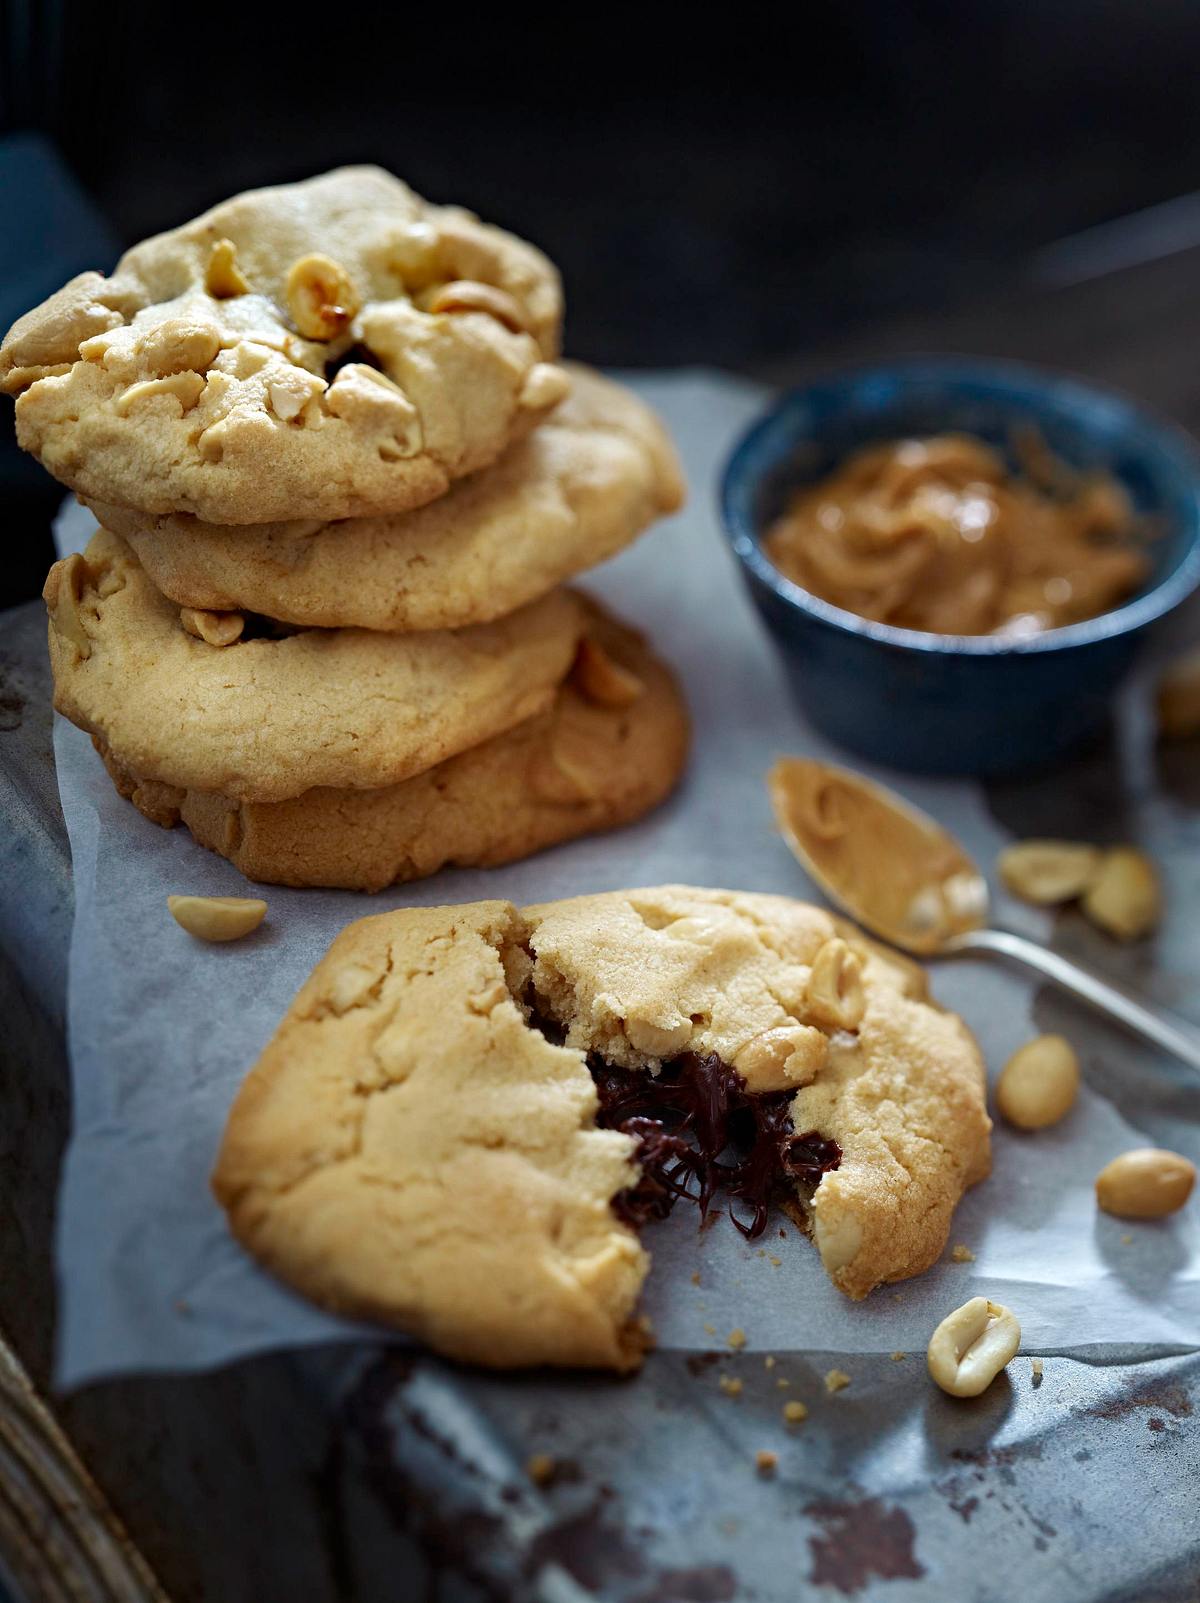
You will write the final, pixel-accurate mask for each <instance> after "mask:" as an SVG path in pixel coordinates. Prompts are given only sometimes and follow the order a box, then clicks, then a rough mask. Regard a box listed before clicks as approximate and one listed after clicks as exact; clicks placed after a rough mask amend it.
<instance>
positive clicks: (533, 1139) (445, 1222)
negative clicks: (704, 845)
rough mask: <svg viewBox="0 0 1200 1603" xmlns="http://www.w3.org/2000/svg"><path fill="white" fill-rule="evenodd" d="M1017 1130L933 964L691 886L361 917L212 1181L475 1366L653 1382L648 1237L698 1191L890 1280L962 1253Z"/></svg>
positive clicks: (284, 1033) (312, 985)
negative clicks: (976, 1189) (995, 1151)
mask: <svg viewBox="0 0 1200 1603" xmlns="http://www.w3.org/2000/svg"><path fill="white" fill-rule="evenodd" d="M831 1010H832V1011H831ZM835 1017H840V1019H841V1022H835ZM738 1064H742V1065H743V1066H744V1068H745V1070H746V1072H745V1073H743V1072H741V1071H740V1070H739V1069H738V1068H737V1067H736V1066H737V1065H738ZM988 1130H989V1125H988V1119H987V1114H986V1112H985V1109H984V1090H983V1070H982V1064H981V1062H980V1057H979V1052H978V1049H977V1048H976V1046H975V1043H974V1041H973V1040H972V1038H971V1036H970V1035H969V1033H968V1032H967V1030H966V1029H965V1027H964V1026H963V1024H962V1022H961V1021H960V1020H959V1019H957V1018H956V1017H955V1016H954V1015H952V1014H948V1013H945V1012H943V1011H942V1010H940V1009H938V1008H937V1007H935V1006H934V1005H933V1004H931V1003H930V1002H929V1000H928V998H927V995H926V993H925V989H924V981H923V979H922V977H921V974H920V971H919V970H918V969H916V967H915V966H914V965H912V964H910V963H908V962H905V961H901V960H895V959H893V958H892V957H891V956H889V955H885V954H883V953H882V952H881V951H880V950H879V949H877V948H876V947H874V946H873V945H871V944H870V943H869V942H867V941H865V940H863V939H862V938H861V937H860V936H859V935H858V934H857V932H856V931H854V930H853V929H851V928H850V927H849V926H847V925H845V924H844V923H840V922H837V921H835V920H834V919H832V918H831V917H830V916H829V915H828V914H826V913H824V912H822V911H820V910H819V909H817V908H813V907H807V906H805V905H804V904H802V903H797V902H792V901H789V900H787V899H785V898H783V897H777V896H756V895H743V894H739V893H737V892H729V891H710V890H697V889H692V888H690V887H687V886H664V887H658V888H655V889H650V890H641V891H626V892H615V893H612V894H607V895H597V896H583V897H578V898H574V899H572V900H569V901H566V902H560V903H549V904H546V905H544V906H541V907H530V908H526V909H524V910H521V911H518V909H516V908H515V907H513V906H512V905H511V904H510V903H507V902H482V903H475V904H472V905H468V906H462V907H443V908H434V909H409V910H405V911H400V912H393V913H385V914H382V915H380V916H379V917H377V918H369V919H363V920H360V921H358V922H357V923H355V924H352V925H350V926H349V927H348V928H347V929H346V930H344V931H343V932H342V934H341V935H340V936H339V937H338V939H337V940H336V941H335V942H334V944H333V946H332V947H331V949H330V951H329V953H328V955H327V956H326V957H325V958H324V959H323V961H322V962H321V963H320V964H319V965H318V966H317V968H316V969H315V971H314V972H313V974H312V976H311V977H310V979H309V980H308V981H307V983H306V984H305V985H304V987H303V988H302V990H301V991H300V993H299V995H298V996H297V998H296V1000H295V1002H294V1003H293V1005H292V1008H291V1009H290V1011H289V1013H288V1015H287V1017H286V1018H285V1020H284V1022H283V1024H282V1025H281V1026H280V1029H279V1031H278V1032H277V1034H276V1036H275V1038H274V1040H273V1041H272V1042H271V1043H270V1045H269V1046H268V1047H267V1049H266V1051H265V1052H264V1053H263V1056H262V1058H261V1059H260V1060H259V1062H258V1064H257V1066H256V1067H255V1068H254V1069H253V1071H252V1072H251V1074H250V1076H249V1077H248V1079H247V1080H246V1082H245V1084H244V1085H243V1087H242V1090H241V1092H240V1093H239V1095H238V1098H237V1100H236V1102H235V1104H234V1107H233V1110H232V1113H231V1115H230V1118H229V1123H228V1126H227V1129H226V1134H225V1139H224V1143H223V1145H222V1149H221V1153H220V1157H219V1160H218V1163H217V1168H216V1173H215V1175H214V1181H213V1184H214V1188H215V1190H216V1194H217V1196H218V1198H219V1200H220V1201H221V1203H222V1205H223V1206H224V1207H225V1209H226V1211H227V1213H228V1216H229V1221H230V1225H231V1227H232V1229H233V1231H234V1233H235V1234H236V1235H237V1236H238V1238H239V1239H240V1240H241V1241H242V1243H243V1244H244V1245H245V1246H246V1247H247V1248H248V1249H249V1250H250V1251H251V1252H252V1253H254V1254H255V1256H256V1257H258V1258H259V1259H260V1260H261V1261H262V1262H263V1263H264V1264H265V1265H266V1266H267V1267H268V1268H269V1269H271V1270H272V1271H273V1272H274V1273H276V1274H278V1275H279V1276H280V1277H281V1278H283V1279H284V1280H286V1281H288V1282H289V1283H290V1284H291V1285H293V1286H294V1287H296V1288H297V1289H298V1290H299V1291H301V1292H303V1293H304V1294H305V1295H307V1296H309V1297H312V1298H313V1299H314V1300H316V1301H318V1302H320V1303H323V1304H325V1305H326V1306H329V1307H332V1308H334V1309H337V1310H339V1311H341V1312H344V1313H348V1314H352V1315H358V1316H363V1317H367V1318H372V1319H378V1320H381V1321H383V1322H386V1323H389V1324H395V1325H397V1326H399V1327H400V1328H402V1329H404V1330H406V1331H408V1332H410V1333H411V1334H413V1335H415V1336H417V1337H419V1338H421V1339H422V1340H425V1341H427V1342H429V1343H430V1344H431V1345H432V1346H434V1347H435V1348H437V1349H438V1350H439V1351H441V1352H444V1353H447V1354H449V1355H450V1356H452V1357H454V1358H459V1359H464V1360H467V1361H469V1362H475V1363H481V1364H487V1365H490V1366H495V1367H507V1366H514V1365H528V1364H545V1363H549V1364H566V1365H578V1364H586V1365H594V1366H598V1367H605V1368H612V1369H627V1368H630V1367H632V1366H633V1365H635V1364H636V1363H637V1362H638V1360H639V1358H640V1356H641V1352H642V1349H643V1346H644V1344H645V1337H644V1334H643V1331H642V1329H641V1327H640V1326H639V1323H638V1321H637V1319H636V1302H637V1296H638V1292H639V1290H640V1287H641V1284H642V1281H643V1279H644V1277H645V1274H646V1271H647V1267H648V1260H647V1257H646V1254H645V1252H644V1251H643V1249H642V1248H641V1246H640V1245H639V1242H638V1238H637V1233H636V1231H637V1227H638V1226H639V1225H640V1224H642V1223H644V1222H645V1221H646V1220H648V1219H650V1218H661V1217H662V1216H663V1215H664V1214H665V1213H666V1212H667V1211H668V1210H669V1209H670V1207H671V1206H672V1204H673V1203H674V1202H675V1201H676V1200H677V1199H678V1198H679V1197H681V1196H691V1197H692V1198H693V1199H694V1200H697V1201H699V1202H700V1203H701V1206H702V1207H705V1208H707V1207H708V1206H709V1204H710V1203H711V1201H712V1200H713V1198H714V1195H715V1194H716V1193H718V1192H725V1193H727V1194H728V1195H729V1197H730V1201H731V1211H733V1212H734V1218H735V1222H737V1223H739V1224H740V1226H741V1228H743V1230H744V1231H745V1232H746V1233H747V1234H754V1233H756V1231H757V1230H760V1229H761V1228H762V1226H763V1224H764V1223H765V1219H766V1213H767V1209H768V1206H769V1204H770V1202H771V1200H772V1198H773V1196H775V1195H776V1194H778V1195H779V1196H781V1197H784V1198H785V1199H786V1198H788V1197H790V1199H791V1201H790V1206H791V1207H793V1208H796V1209H798V1210H800V1211H801V1212H802V1215H803V1217H804V1218H805V1219H806V1220H807V1221H808V1224H809V1227H810V1229H811V1230H812V1233H813V1235H814V1238H815V1241H816V1244H817V1246H818V1248H819V1249H820V1252H821V1256H822V1258H823V1260H824V1262H825V1266H826V1268H827V1269H828V1271H829V1272H830V1274H831V1275H832V1277H833V1279H834V1281H835V1283H836V1284H837V1285H839V1286H840V1287H841V1288H842V1290H843V1291H845V1292H847V1293H848V1294H849V1295H850V1296H854V1297H861V1296H863V1295H865V1294H866V1293H867V1292H868V1291H869V1290H870V1289H871V1288H872V1287H873V1286H875V1285H877V1284H878V1283H879V1282H881V1281H884V1280H897V1279H901V1278H903V1277H905V1276H907V1275H911V1274H915V1273H918V1272H919V1271H920V1270H922V1269H924V1268H926V1267H928V1265H929V1264H930V1263H932V1262H933V1261H934V1259H935V1258H936V1257H937V1256H938V1254H939V1253H940V1251H941V1250H942V1247H943V1246H944V1244H945V1240H946V1235H947V1231H948V1227H949V1221H950V1216H951V1213H952V1211H953V1208H954V1205H955V1203H956V1202H957V1201H958V1199H959V1197H960V1196H961V1194H962V1191H963V1189H964V1187H965V1186H967V1185H969V1184H971V1183H972V1182H973V1181H976V1180H979V1179H981V1178H982V1177H983V1176H984V1175H985V1174H986V1173H987V1169H988V1162H989V1156H988ZM739 1210H740V1211H739Z"/></svg>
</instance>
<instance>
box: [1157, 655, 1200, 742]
mask: <svg viewBox="0 0 1200 1603" xmlns="http://www.w3.org/2000/svg"><path fill="white" fill-rule="evenodd" d="M1158 730H1159V734H1161V735H1162V736H1163V738H1164V739H1165V740H1185V739H1186V738H1187V737H1188V736H1189V735H1197V734H1200V651H1189V652H1188V653H1187V654H1186V655H1185V656H1183V657H1180V658H1178V660H1177V661H1175V662H1173V663H1172V664H1171V665H1170V667H1169V668H1168V669H1167V670H1166V672H1165V673H1164V674H1163V676H1162V678H1161V679H1160V680H1159V681H1158Z"/></svg>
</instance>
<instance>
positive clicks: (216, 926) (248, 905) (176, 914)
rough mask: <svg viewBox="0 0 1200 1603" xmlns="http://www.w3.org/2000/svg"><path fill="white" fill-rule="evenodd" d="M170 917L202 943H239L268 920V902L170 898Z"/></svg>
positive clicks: (231, 898)
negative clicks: (264, 920) (243, 937)
mask: <svg viewBox="0 0 1200 1603" xmlns="http://www.w3.org/2000/svg"><path fill="white" fill-rule="evenodd" d="M167 906H168V907H169V908H170V910H171V917H172V918H173V919H174V920H175V922H176V923H177V924H178V925H179V927H180V928H181V929H185V930H187V932H188V934H189V935H194V936H195V937H196V938H197V940H201V941H237V940H240V939H241V938H242V936H243V935H249V934H250V932H251V930H256V929H257V928H258V926H259V925H260V924H261V923H262V921H263V919H264V918H266V916H267V904H266V902H260V901H257V900H256V899H255V898H254V897H250V896H168V897H167Z"/></svg>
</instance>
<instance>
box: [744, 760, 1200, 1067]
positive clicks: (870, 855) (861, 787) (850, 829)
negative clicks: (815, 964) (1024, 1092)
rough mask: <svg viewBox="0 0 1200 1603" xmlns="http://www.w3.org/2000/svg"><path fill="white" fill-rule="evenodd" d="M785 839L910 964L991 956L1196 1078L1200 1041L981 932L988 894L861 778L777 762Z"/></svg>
mask: <svg viewBox="0 0 1200 1603" xmlns="http://www.w3.org/2000/svg"><path fill="white" fill-rule="evenodd" d="M767 786H768V789H769V791H770V795H771V803H772V806H773V807H774V809H775V819H776V822H777V823H778V825H779V829H780V831H781V833H782V834H783V837H784V839H785V840H786V841H787V843H788V845H789V846H790V847H791V849H792V851H793V853H794V854H795V855H796V857H797V858H798V859H799V861H800V863H801V865H802V866H803V867H804V868H805V869H806V870H807V871H808V873H809V875H810V877H811V878H812V879H813V880H815V881H816V883H817V884H818V885H819V886H820V887H821V889H822V890H823V891H824V892H825V894H826V895H827V896H828V897H829V899H830V900H831V901H832V902H834V903H835V904H836V905H837V906H838V907H841V908H842V909H843V910H844V911H845V912H846V913H848V914H849V915H850V917H851V918H853V919H856V920H857V922H858V923H859V924H861V925H862V926H863V927H864V928H865V929H868V930H870V931H871V932H872V934H874V935H878V936H880V937H881V938H882V939H883V940H885V941H889V942H890V943H891V944H892V945H893V946H898V947H900V949H901V950H902V951H905V952H912V953H914V954H915V955H916V956H918V957H935V956H936V957H956V956H996V957H1003V958H1006V959H1007V960H1009V961H1010V962H1014V963H1019V964H1021V965H1023V966H1024V967H1025V968H1031V969H1034V970H1036V971H1037V972H1038V973H1039V974H1043V975H1045V976H1046V977H1047V978H1049V979H1052V980H1054V981H1055V982H1056V983H1057V984H1058V985H1061V986H1062V987H1063V989H1064V990H1066V991H1070V992H1071V993H1072V995H1074V996H1077V997H1078V998H1079V999H1080V1000H1081V1001H1084V1002H1087V1003H1089V1004H1090V1005H1091V1006H1092V1007H1094V1008H1096V1009H1097V1010H1098V1011H1099V1012H1101V1013H1104V1014H1106V1015H1107V1016H1108V1017H1109V1018H1111V1019H1115V1020H1116V1021H1117V1022H1118V1023H1120V1024H1123V1025H1125V1027H1126V1028H1127V1029H1130V1030H1133V1031H1135V1032H1136V1033H1137V1034H1139V1035H1141V1036H1144V1037H1145V1038H1146V1039H1147V1040H1149V1041H1153V1042H1154V1044H1155V1045H1156V1046H1159V1047H1161V1048H1163V1049H1164V1050H1165V1051H1167V1052H1170V1053H1171V1054H1172V1055H1173V1056H1175V1057H1177V1058H1179V1059H1180V1060H1181V1061H1182V1062H1184V1063H1186V1064H1188V1065H1189V1066H1190V1067H1191V1068H1194V1069H1197V1070H1200V1035H1198V1034H1197V1031H1196V1030H1195V1029H1194V1028H1193V1027H1192V1026H1191V1025H1189V1024H1186V1023H1183V1022H1182V1021H1176V1020H1174V1019H1172V1018H1171V1016H1170V1015H1169V1014H1167V1013H1163V1012H1156V1011H1151V1009H1150V1008H1148V1007H1145V1006H1144V1005H1143V1004H1142V1003H1141V1002H1139V1001H1138V1000H1137V999H1136V998H1135V997H1132V996H1130V995H1128V994H1127V993H1126V992H1124V991H1122V990H1120V989H1119V988H1118V987H1117V986H1115V985H1112V984H1110V983H1109V982H1108V981H1107V980H1104V979H1101V977H1100V976H1099V975H1097V974H1093V973H1091V972H1090V971H1089V970H1087V969H1085V968H1083V967H1081V966H1080V965H1079V964H1077V963H1073V962H1071V961H1070V960H1069V959H1067V958H1065V957H1062V956H1060V955H1059V953H1057V952H1053V951H1051V950H1050V949H1049V948H1048V947H1045V946H1039V945H1038V943H1037V942H1036V941H1031V940H1028V939H1027V938H1026V937H1025V936H1023V935H1014V934H1013V933H1012V932H1011V931H1009V930H997V929H988V928H986V921H987V917H988V888H987V882H986V880H985V879H984V877H983V875H982V874H981V873H980V872H979V870H978V868H977V867H976V866H975V864H974V863H973V862H972V860H971V858H970V857H969V856H968V855H967V853H966V852H965V851H964V850H963V848H962V846H960V845H959V843H958V841H956V840H955V838H954V836H953V835H951V834H950V832H949V831H948V830H945V829H943V828H942V827H941V825H940V824H938V823H937V822H936V821H935V820H934V819H932V818H930V817H929V815H928V814H927V813H922V812H920V811H918V809H917V808H915V807H912V806H910V805H909V804H908V803H907V802H906V801H904V800H903V799H902V798H901V797H900V796H897V795H896V794H895V792H894V791H890V790H887V789H886V788H885V787H884V786H882V785H876V784H873V783H872V782H871V781H870V780H869V779H864V778H863V777H862V775H861V774H855V773H852V772H851V771H850V770H849V769H847V768H837V767H835V766H834V765H833V764H832V763H819V762H815V761H813V760H812V759H810V758H804V757H784V758H781V759H780V760H779V762H777V763H776V764H775V766H774V768H772V769H771V772H770V774H769V775H768V777H767Z"/></svg>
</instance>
